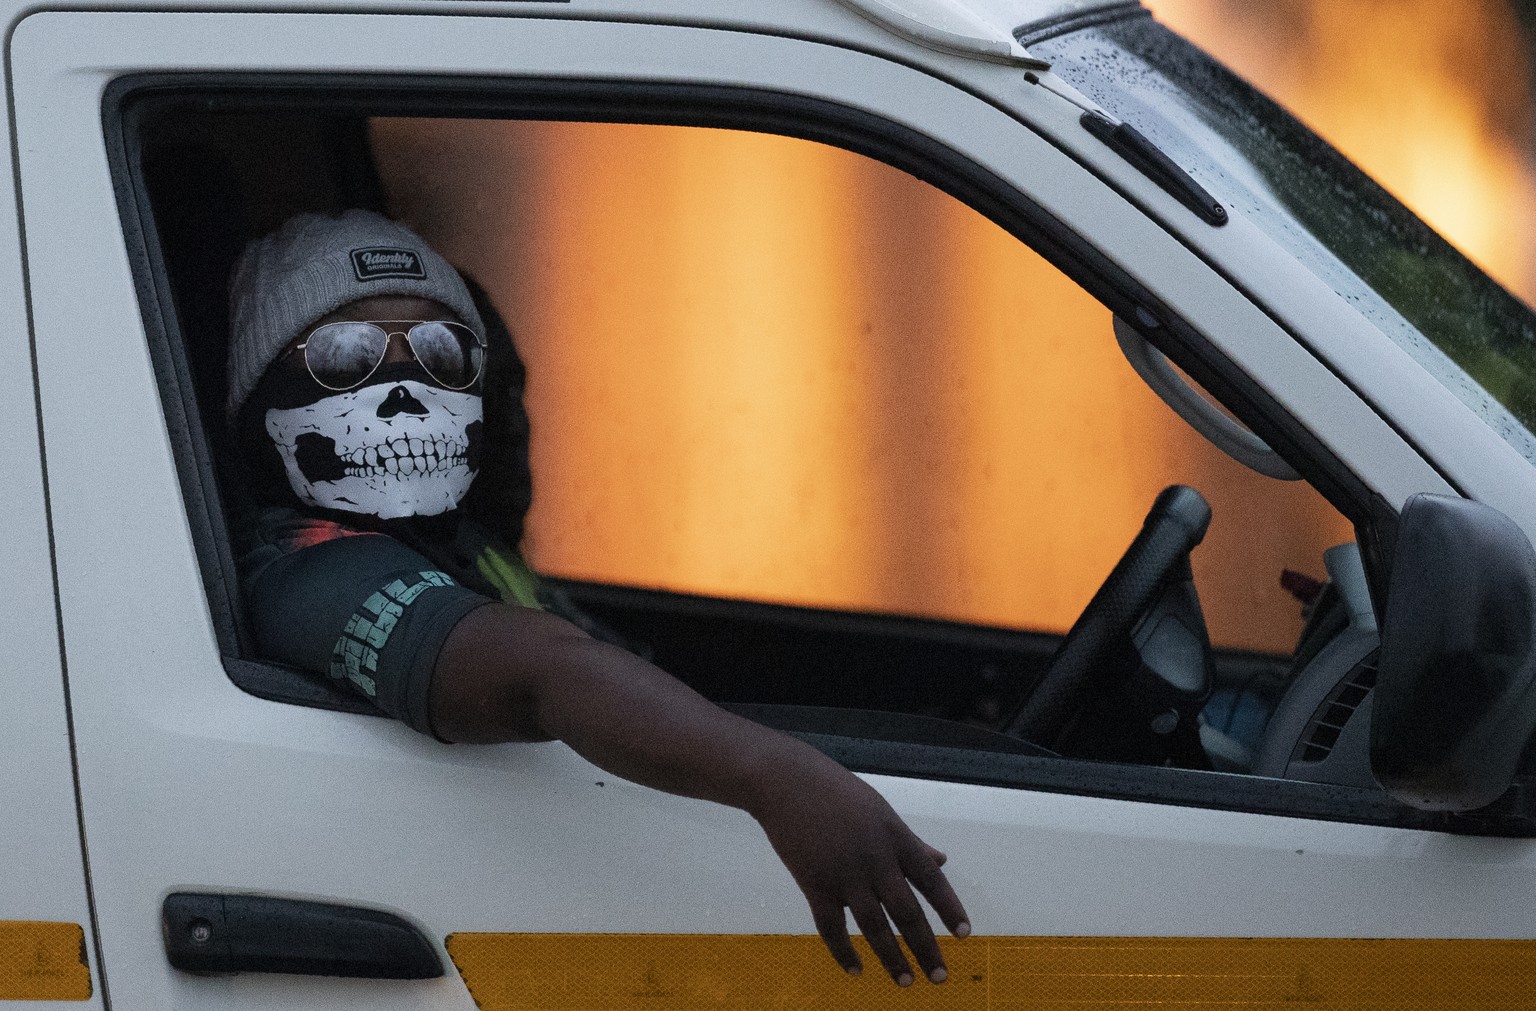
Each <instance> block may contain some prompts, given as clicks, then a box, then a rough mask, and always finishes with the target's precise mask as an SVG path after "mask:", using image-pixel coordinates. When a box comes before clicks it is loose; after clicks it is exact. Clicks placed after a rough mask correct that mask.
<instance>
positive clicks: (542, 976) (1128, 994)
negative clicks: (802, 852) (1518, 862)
mask: <svg viewBox="0 0 1536 1011" xmlns="http://www.w3.org/2000/svg"><path fill="white" fill-rule="evenodd" d="M854 943H855V944H856V946H857V947H858V948H859V954H860V955H861V956H862V957H863V959H864V975H863V976H862V977H860V978H857V979H855V978H851V977H849V976H846V975H844V973H843V972H842V970H841V969H839V968H838V967H837V965H836V963H834V962H833V961H832V959H831V957H830V956H829V955H828V954H827V952H826V949H825V948H824V947H823V946H822V943H821V939H820V938H818V937H815V936H784V935H721V934H453V935H450V936H449V938H448V941H447V946H448V954H449V955H450V956H451V957H452V958H453V963H454V965H455V966H457V967H458V970H459V973H460V975H461V976H463V978H464V984H465V985H466V986H467V987H468V988H469V992H470V995H471V996H472V997H473V998H474V1000H475V1003H476V1004H478V1005H479V1007H480V1011H575V1009H578V1008H579V1009H582V1011H631V1009H637V1008H647V1009H653V1011H662V1009H664V1011H725V1009H731V1011H801V1009H803V1011H823V1009H828V1008H848V1009H868V1011H877V1009H880V1011H884V1009H886V1008H894V1007H900V1008H903V1009H906V1008H912V1009H929V1008H932V1009H964V1011H1024V1009H1026V1008H1028V1009H1034V1008H1062V1009H1069V1008H1082V1009H1085V1011H1086V1009H1090V1008H1091V1009H1099V1011H1103V1009H1121V1008H1147V1009H1155V1011H1174V1009H1196V1008H1198V1009H1202V1011H1205V1009H1213V1008H1241V1009H1243V1011H1261V1009H1265V1008H1274V1009H1277V1011H1278V1009H1282V1008H1283V1009H1290V1011H1297V1009H1299V1008H1315V1009H1317V1011H1332V1009H1339V1011H1343V1009H1348V1011H1400V1009H1404V1008H1411V1009H1413V1011H1441V1009H1444V1011H1503V1009H1506V1008H1507V1009H1510V1011H1515V1009H1517V1008H1518V1009H1529V1008H1531V1007H1533V1006H1536V941H1425V940H1311V939H1286V938H1164V937H1157V938H1145V937H1121V938H1110V937H972V938H970V939H968V940H964V941H957V940H952V939H948V938H945V939H942V940H941V941H940V946H941V947H942V948H943V951H944V959H945V962H946V963H947V964H948V966H949V981H948V982H946V983H944V984H942V985H939V986H934V985H931V984H929V983H927V982H925V981H923V980H919V981H918V982H917V983H916V984H915V985H914V986H912V987H911V988H910V989H909V990H906V991H902V992H898V991H897V990H896V988H895V984H894V983H892V982H891V981H890V980H889V978H888V977H886V976H885V974H884V973H883V971H882V970H881V968H880V964H879V963H878V962H877V961H876V960H875V959H874V957H873V956H872V955H871V954H870V951H869V948H868V947H867V946H866V945H865V944H864V940H863V938H855V940H854Z"/></svg>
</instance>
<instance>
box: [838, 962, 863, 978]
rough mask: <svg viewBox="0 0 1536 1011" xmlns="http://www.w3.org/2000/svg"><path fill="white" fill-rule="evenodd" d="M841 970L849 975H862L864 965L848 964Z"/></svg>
mask: <svg viewBox="0 0 1536 1011" xmlns="http://www.w3.org/2000/svg"><path fill="white" fill-rule="evenodd" d="M843 971H844V972H846V973H848V975H850V976H862V975H864V967H863V966H862V965H850V966H849V967H848V968H847V969H845V970H843Z"/></svg>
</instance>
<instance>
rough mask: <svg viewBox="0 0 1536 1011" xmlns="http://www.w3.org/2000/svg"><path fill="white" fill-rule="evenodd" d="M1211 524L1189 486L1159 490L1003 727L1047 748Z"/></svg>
mask: <svg viewBox="0 0 1536 1011" xmlns="http://www.w3.org/2000/svg"><path fill="white" fill-rule="evenodd" d="M1210 523H1211V507H1210V504H1209V503H1207V502H1206V501H1205V497H1204V496H1202V495H1201V494H1200V493H1199V492H1197V491H1195V489H1193V488H1190V487H1187V486H1185V485H1181V484H1176V485H1173V486H1172V487H1170V488H1165V489H1164V490H1163V492H1162V494H1160V495H1158V496H1157V501H1156V502H1154V503H1152V509H1151V511H1149V512H1148V513H1147V518H1146V520H1145V521H1143V523H1142V526H1141V532H1140V533H1138V534H1137V535H1136V539H1135V540H1133V541H1132V542H1131V546H1130V547H1128V548H1126V549H1125V554H1124V555H1122V556H1121V557H1120V561H1119V562H1117V563H1116V564H1115V567H1114V569H1113V570H1112V571H1111V572H1110V574H1109V576H1108V577H1107V578H1106V579H1105V580H1104V583H1103V585H1101V586H1100V587H1099V589H1098V592H1097V593H1095V594H1094V595H1093V599H1092V600H1090V601H1089V602H1088V606H1087V607H1085V608H1084V609H1083V613H1082V614H1080V615H1078V618H1077V621H1076V622H1074V623H1073V624H1072V628H1071V630H1070V631H1069V632H1067V636H1066V638H1065V639H1063V640H1062V641H1061V645H1060V646H1058V647H1057V649H1056V654H1055V656H1053V657H1051V662H1050V665H1049V666H1047V667H1046V670H1045V674H1044V675H1042V676H1041V678H1040V680H1039V681H1038V682H1036V684H1035V686H1034V688H1033V689H1032V690H1031V691H1030V692H1029V694H1028V695H1026V696H1025V698H1024V701H1023V702H1022V703H1021V704H1020V706H1019V708H1018V710H1017V711H1016V712H1015V713H1014V714H1013V715H1012V716H1010V717H1009V718H1008V720H1007V721H1006V722H1005V723H1004V724H1003V732H1004V733H1007V734H1010V735H1012V736H1014V737H1018V738H1021V739H1023V740H1026V741H1030V742H1032V743H1034V744H1038V745H1040V746H1042V747H1046V748H1049V747H1051V746H1052V744H1053V742H1055V741H1056V739H1057V738H1058V737H1059V736H1060V735H1061V732H1062V730H1063V729H1064V728H1065V727H1066V725H1067V721H1068V720H1070V719H1071V718H1072V715H1073V714H1074V713H1075V712H1076V711H1077V710H1078V709H1079V708H1081V706H1082V704H1083V702H1084V701H1085V700H1086V699H1087V695H1088V690H1089V689H1090V688H1091V687H1092V686H1093V684H1094V682H1095V681H1096V680H1098V679H1099V677H1100V675H1101V672H1102V671H1103V670H1104V669H1105V668H1106V667H1107V666H1108V665H1110V664H1111V663H1112V662H1113V661H1114V660H1115V659H1116V657H1117V656H1118V654H1119V653H1120V652H1121V650H1122V649H1123V646H1124V643H1125V642H1126V640H1127V639H1128V638H1129V636H1130V634H1131V631H1132V629H1134V628H1135V627H1136V622H1137V621H1138V620H1139V619H1140V618H1141V616H1142V615H1143V614H1145V613H1146V611H1147V609H1148V608H1149V607H1151V606H1152V605H1153V603H1154V602H1155V601H1156V600H1157V597H1158V593H1159V591H1160V590H1161V589H1162V587H1163V584H1164V583H1165V582H1166V581H1167V579H1168V578H1169V576H1170V575H1171V574H1172V573H1173V572H1174V569H1175V568H1176V567H1177V566H1178V565H1179V563H1180V562H1181V561H1182V560H1184V559H1186V558H1188V557H1189V552H1190V551H1191V550H1193V549H1194V547H1195V546H1196V545H1197V544H1199V543H1200V542H1201V540H1203V539H1204V538H1205V531H1206V529H1207V528H1208V527H1209V526H1210Z"/></svg>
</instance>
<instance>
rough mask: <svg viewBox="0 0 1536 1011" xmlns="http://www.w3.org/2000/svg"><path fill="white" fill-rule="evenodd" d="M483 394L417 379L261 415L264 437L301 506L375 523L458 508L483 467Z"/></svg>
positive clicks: (379, 385) (374, 386)
mask: <svg viewBox="0 0 1536 1011" xmlns="http://www.w3.org/2000/svg"><path fill="white" fill-rule="evenodd" d="M483 428H484V425H483V424H482V409H481V401H480V396H479V395H478V394H475V393H462V392H456V391H453V390H442V389H438V388H437V387H435V386H428V385H427V384H425V383H419V382H416V381H414V380H404V381H401V382H395V383H378V384H375V385H373V386H366V387H364V388H362V389H360V390H350V391H348V392H346V393H338V394H335V395H333V396H329V397H325V398H324V399H322V400H318V401H316V402H315V403H313V404H310V405H309V406H307V407H294V408H287V409H279V408H273V409H271V410H269V411H267V416H266V430H267V435H268V436H270V437H271V439H272V442H273V444H274V445H276V446H277V451H278V454H279V455H280V456H281V457H282V460H283V468H284V471H285V472H286V474H287V476H288V483H289V484H290V485H291V486H292V488H293V491H294V494H296V495H298V497H299V500H300V501H302V502H303V503H305V504H306V505H311V506H317V507H319V508H322V509H337V510H341V511H343V512H354V513H364V514H367V515H370V516H377V517H379V518H380V519H399V518H401V517H404V516H436V515H438V514H439V513H444V512H447V511H449V510H450V509H453V508H455V507H457V506H458V504H459V502H460V501H461V500H462V499H463V498H464V495H465V494H466V493H467V492H468V491H469V486H470V484H471V483H472V482H473V481H474V478H475V473H476V470H477V469H478V467H479V456H480V454H479V441H480V437H481V432H482V430H483Z"/></svg>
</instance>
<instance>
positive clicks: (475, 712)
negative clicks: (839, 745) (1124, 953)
mask: <svg viewBox="0 0 1536 1011" xmlns="http://www.w3.org/2000/svg"><path fill="white" fill-rule="evenodd" d="M498 350H499V349H497V348H492V349H490V354H493V355H494V354H496V353H497V351H498ZM503 353H506V354H511V349H510V345H508V346H507V348H506V350H505V351H504V352H503ZM486 356H487V346H486V325H485V322H484V321H483V320H482V318H481V315H480V313H479V312H478V311H477V310H476V306H475V302H474V300H473V298H472V297H471V295H470V293H469V290H468V288H467V287H466V285H465V283H464V281H463V280H462V279H461V277H460V276H459V274H458V273H457V272H456V271H455V270H454V269H453V267H451V266H450V265H449V264H448V263H447V262H446V261H445V260H443V258H442V257H440V256H439V255H438V254H437V253H435V252H434V251H433V250H432V249H430V248H429V247H428V246H427V245H426V244H425V243H424V242H422V240H421V239H420V238H418V237H417V236H416V235H415V234H414V233H412V232H410V231H409V230H407V229H406V228H404V227H403V226H401V225H399V224H397V223H395V222H393V221H390V220H388V219H387V218H384V217H382V216H380V215H377V214H374V213H371V212H367V211H359V210H352V211H347V212H345V213H343V214H340V215H337V216H321V215H313V214H305V215H300V216H298V217H295V218H293V219H291V220H289V221H288V222H286V223H285V224H284V225H283V226H282V227H281V228H279V229H278V230H277V231H276V232H274V233H273V234H271V235H269V236H267V237H265V238H262V239H258V240H256V241H255V242H252V243H251V244H250V245H249V246H248V247H247V248H246V250H245V252H244V253H243V254H242V256H241V258H240V260H239V262H238V263H237V265H236V267H235V271H234V274H233V278H232V282H231V343H230V357H229V400H228V404H227V411H228V417H229V421H230V423H231V425H232V426H233V429H234V432H235V434H236V438H237V440H238V442H239V444H240V446H241V448H242V454H243V455H242V463H243V464H244V467H243V469H244V471H245V473H246V475H247V477H248V478H249V479H250V481H251V483H252V486H253V487H252V492H253V495H252V498H253V500H254V501H255V502H256V503H257V505H256V508H254V509H253V510H252V513H251V515H249V516H248V517H245V518H244V519H243V520H242V521H241V523H240V524H239V526H240V527H241V535H240V539H241V541H242V544H241V547H240V559H239V565H240V571H241V580H242V585H243V589H244V594H245V601H246V606H247V612H248V615H249V618H250V622H251V625H252V629H253V632H254V636H255V641H256V643H257V648H258V650H259V652H260V653H261V654H262V655H263V656H265V657H267V658H269V659H271V660H274V661H278V662H282V663H287V664H291V665H293V666H296V667H300V668H302V669H306V670H309V671H312V672H315V673H317V674H322V675H326V676H328V677H330V678H332V679H334V680H336V681H338V682H341V683H344V684H346V685H347V686H349V687H350V688H351V689H352V690H354V691H356V692H358V693H360V694H362V695H363V696H365V697H366V698H368V699H369V700H370V701H371V702H373V703H374V704H375V705H377V706H378V707H379V708H380V709H381V710H383V711H384V712H385V713H387V714H389V715H391V716H394V717H396V718H398V719H400V720H402V721H404V722H405V723H406V724H407V725H409V726H410V727H412V728H413V729H415V730H418V731H420V732H422V733H425V734H431V735H432V736H434V737H437V738H438V739H439V740H442V741H449V742H463V743H492V742H501V741H548V740H560V741H564V742H565V743H566V744H568V745H569V746H570V747H572V748H573V749H575V750H576V751H577V752H578V753H579V754H581V755H582V756H583V757H584V758H586V759H587V760H588V761H591V762H592V763H594V764H596V765H598V766H600V767H602V768H604V769H606V770H608V771H609V772H611V773H613V774H614V775H618V776H622V777H624V778H626V779H630V780H633V781H634V782H637V783H641V784H644V785H646V786H650V787H654V788H656V789H659V790H665V791H668V792H671V793H676V794H680V795H683V796H687V797H695V798H699V799H703V800H711V801H715V802H717V803H720V804H727V805H730V806H732V807H737V808H740V809H742V810H744V811H746V812H747V813H748V814H750V815H751V816H752V817H753V818H755V819H756V820H757V822H758V824H759V825H760V826H761V827H762V829H763V831H764V832H765V833H766V834H767V836H768V839H769V841H770V842H771V843H772V845H773V848H774V850H775V852H776V853H777V854H778V855H779V857H780V859H781V860H783V862H784V864H785V866H786V867H787V868H788V870H789V872H790V874H791V875H792V876H793V877H794V880H795V883H796V884H797V885H799V887H800V889H801V891H802V892H803V893H804V895H805V898H806V900H807V901H808V902H809V904H810V907H811V915H812V918H813V920H814V921H815V924H816V929H817V931H818V932H819V933H820V934H821V936H822V939H823V940H824V941H825V942H826V945H827V947H828V949H829V950H830V951H831V953H832V956H833V958H835V959H836V960H837V961H838V963H839V964H840V965H841V966H842V967H843V968H844V969H845V970H846V971H848V972H849V973H851V974H854V975H857V974H858V973H859V972H860V971H861V965H860V960H859V956H858V955H857V953H856V952H855V950H854V948H853V946H852V945H851V944H850V942H849V938H848V932H847V926H846V918H845V912H844V911H845V910H848V911H851V912H852V914H853V918H854V921H855V922H856V923H857V925H858V927H859V929H860V930H861V931H862V932H863V934H864V936H865V938H866V940H867V941H868V942H869V944H870V946H871V948H872V949H873V950H874V952H875V954H876V955H877V957H878V958H879V959H880V961H881V963H882V964H883V966H884V967H885V969H886V971H887V972H888V973H889V974H890V976H891V977H892V979H894V980H895V981H896V982H897V983H899V984H901V985H903V986H906V985H909V984H911V983H912V981H913V974H912V970H911V968H910V966H909V964H908V962H907V960H906V958H905V957H904V955H903V954H902V951H901V949H900V946H899V945H898V944H897V942H896V939H895V936H894V934H893V933H892V930H891V924H892V923H894V924H895V926H896V928H897V929H898V930H899V931H900V932H901V934H902V936H903V938H904V939H905V940H906V942H907V946H908V948H909V949H910V950H911V952H912V954H913V956H914V957H915V958H916V960H917V962H918V964H919V966H920V967H921V969H922V971H923V973H924V974H925V975H926V976H927V978H928V979H929V980H931V981H933V982H935V983H941V982H943V981H944V979H945V977H946V970H945V967H944V963H943V959H942V957H941V956H940V953H939V949H938V945H937V943H936V942H935V940H934V936H933V932H932V929H931V928H930V926H929V923H928V920H927V917H926V915H925V914H924V912H923V910H922V907H921V906H920V905H919V904H918V902H917V900H916V898H915V897H914V895H913V891H912V889H913V888H914V887H915V888H916V889H917V891H919V892H921V893H922V894H923V895H924V896H925V897H926V898H927V899H928V901H929V903H930V904H931V905H932V907H933V909H934V910H935V911H936V912H937V913H938V915H939V917H940V919H941V920H942V921H943V922H944V924H945V925H946V926H947V927H948V928H949V930H950V931H951V932H952V933H953V934H954V935H955V936H957V937H964V936H966V935H967V934H969V933H970V926H969V924H968V922H967V917H966V913H965V910H964V909H963V908H962V907H961V904H960V901H959V899H958V898H957V897H956V896H955V894H954V891H953V890H952V889H951V887H950V885H949V883H948V881H947V880H946V879H945V876H944V873H943V871H941V870H940V867H941V866H942V865H943V863H944V861H945V857H944V855H943V854H942V853H940V852H939V851H938V850H936V849H934V848H933V847H931V846H928V845H927V844H925V843H924V842H922V840H920V839H918V838H917V836H916V835H914V834H913V832H912V831H911V830H910V829H908V828H907V826H906V825H905V824H904V823H903V822H902V820H901V819H900V818H899V817H898V816H897V815H896V813H895V812H894V811H893V810H892V809H891V807H890V806H889V805H888V804H887V803H886V802H885V800H884V799H883V798H882V797H881V796H880V795H879V794H878V793H877V792H875V790H874V789H872V788H871V787H869V786H868V785H867V784H865V783H864V782H863V781H862V780H860V779H859V778H858V777H856V776H854V775H853V774H851V773H849V772H848V771H847V770H845V769H844V768H843V767H842V766H840V765H838V764H837V763H836V762H833V761H832V760H831V759H829V758H827V757H826V756H824V755H822V754H821V753H820V752H819V751H817V750H815V749H814V748H812V747H810V746H809V745H806V744H804V743H802V742H800V741H798V740H795V739H794V738H791V737H788V736H785V735H783V734H780V733H778V732H776V731H773V730H769V729H767V728H765V727H762V726H760V725H758V724H756V723H752V722H750V721H747V720H744V719H742V718H740V717H737V716H734V715H732V714H730V713H727V712H725V711H724V710H721V709H719V708H717V707H716V706H714V705H712V704H711V703H709V702H708V701H706V700H705V699H704V698H703V697H702V696H700V695H698V694H697V693H695V692H694V691H693V690H692V689H690V688H688V687H687V686H685V685H683V684H682V683H681V682H679V681H677V680H675V679H674V678H672V677H671V676H670V675H668V674H666V673H665V672H663V671H661V670H660V669H658V668H657V667H655V666H653V665H652V664H650V663H648V662H646V661H644V660H642V659H640V658H639V657H637V656H635V655H634V654H633V653H630V652H628V651H626V650H624V649H621V648H619V647H618V646H615V645H613V644H610V643H608V642H604V641H601V640H600V639H599V638H594V637H593V636H592V635H589V634H588V633H587V632H586V631H583V628H582V627H580V626H579V625H578V623H577V622H578V621H579V620H580V619H579V616H574V615H573V616H572V617H576V618H577V621H572V620H568V618H566V617H562V616H560V615H558V614H556V613H552V611H551V610H546V609H545V608H544V607H543V606H541V594H540V589H539V585H538V581H537V579H536V577H534V576H533V574H532V573H531V572H530V571H529V570H528V569H527V567H526V566H525V565H524V564H523V562H522V560H521V559H520V557H519V556H518V554H517V552H516V550H515V549H514V548H513V547H511V546H509V545H507V544H504V543H501V542H499V541H498V540H497V538H496V537H495V536H494V535H493V534H491V533H490V532H489V531H488V530H487V529H485V528H484V527H483V526H482V525H480V524H478V523H476V522H475V521H474V520H473V519H471V518H470V517H469V516H468V515H466V510H465V509H464V508H462V506H463V503H464V501H465V497H466V495H468V493H469V491H470V489H471V487H472V485H473V482H474V481H475V477H476V475H477V473H479V471H480V470H481V461H482V457H483V455H484V452H485V449H486V446H485V445H484V442H485V428H486V426H485V423H484V414H485V408H486V404H487V402H488V401H487V399H486V397H487V396H489V395H490V394H487V392H486V389H485V381H484V376H485V372H486V367H487V361H486ZM492 392H494V391H492ZM544 600H545V601H547V600H548V597H547V595H546V596H545V598H544Z"/></svg>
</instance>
